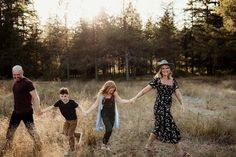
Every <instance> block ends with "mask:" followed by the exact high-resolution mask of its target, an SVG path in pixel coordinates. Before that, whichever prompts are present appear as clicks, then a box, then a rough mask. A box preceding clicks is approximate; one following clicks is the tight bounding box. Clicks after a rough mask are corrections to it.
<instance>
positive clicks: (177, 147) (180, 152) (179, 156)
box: [174, 142, 184, 157]
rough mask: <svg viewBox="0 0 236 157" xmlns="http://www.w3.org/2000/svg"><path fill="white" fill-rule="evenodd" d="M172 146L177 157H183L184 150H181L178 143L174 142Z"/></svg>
mask: <svg viewBox="0 0 236 157" xmlns="http://www.w3.org/2000/svg"><path fill="white" fill-rule="evenodd" d="M174 147H175V150H176V152H177V154H178V157H184V151H183V149H182V147H181V145H180V143H179V142H178V143H176V144H174Z"/></svg>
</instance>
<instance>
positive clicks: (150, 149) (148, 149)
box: [145, 145, 157, 152]
mask: <svg viewBox="0 0 236 157" xmlns="http://www.w3.org/2000/svg"><path fill="white" fill-rule="evenodd" d="M145 149H146V150H147V151H148V152H157V151H156V150H154V148H153V147H151V146H147V145H146V146H145Z"/></svg>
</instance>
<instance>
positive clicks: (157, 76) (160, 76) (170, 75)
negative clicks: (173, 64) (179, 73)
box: [154, 65, 173, 79]
mask: <svg viewBox="0 0 236 157" xmlns="http://www.w3.org/2000/svg"><path fill="white" fill-rule="evenodd" d="M162 66H163V65H162ZM162 66H160V67H159V71H158V73H157V74H156V75H155V76H154V78H162V77H163V75H162V73H161V67H162ZM168 66H169V65H168ZM169 67H170V66H169ZM168 79H173V77H172V71H171V69H170V74H169V75H168Z"/></svg>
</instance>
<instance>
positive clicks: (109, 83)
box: [97, 80, 117, 96]
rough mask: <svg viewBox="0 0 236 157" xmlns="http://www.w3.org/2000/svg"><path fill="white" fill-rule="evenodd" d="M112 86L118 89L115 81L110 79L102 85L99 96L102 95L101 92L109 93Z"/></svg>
mask: <svg viewBox="0 0 236 157" xmlns="http://www.w3.org/2000/svg"><path fill="white" fill-rule="evenodd" d="M111 88H115V91H117V87H116V84H115V82H114V81H111V80H109V81H107V82H105V83H104V85H103V86H102V88H101V89H100V90H99V92H98V94H97V96H99V95H101V94H102V95H104V94H107V93H108V91H109V90H110V89H111ZM115 91H114V92H115Z"/></svg>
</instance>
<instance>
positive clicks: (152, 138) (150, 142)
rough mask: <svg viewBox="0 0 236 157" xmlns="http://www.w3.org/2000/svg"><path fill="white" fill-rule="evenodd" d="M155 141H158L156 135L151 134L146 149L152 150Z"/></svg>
mask: <svg viewBox="0 0 236 157" xmlns="http://www.w3.org/2000/svg"><path fill="white" fill-rule="evenodd" d="M155 139H156V135H155V134H154V133H151V134H150V136H149V137H148V140H147V143H146V146H145V148H147V149H150V146H151V144H152V142H153V141H154V140H155Z"/></svg>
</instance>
